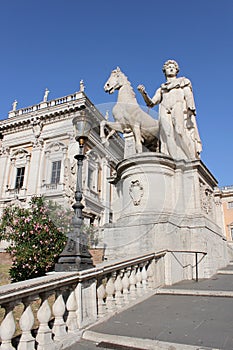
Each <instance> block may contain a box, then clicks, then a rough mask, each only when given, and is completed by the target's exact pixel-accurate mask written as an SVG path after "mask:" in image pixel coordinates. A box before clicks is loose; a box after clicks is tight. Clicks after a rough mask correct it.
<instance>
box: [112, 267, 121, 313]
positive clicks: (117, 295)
mask: <svg viewBox="0 0 233 350" xmlns="http://www.w3.org/2000/svg"><path fill="white" fill-rule="evenodd" d="M122 276H123V273H122V271H120V272H118V274H117V278H116V280H115V283H114V286H115V291H116V293H115V299H116V306H117V307H122V305H123V294H122V291H123V285H122Z"/></svg>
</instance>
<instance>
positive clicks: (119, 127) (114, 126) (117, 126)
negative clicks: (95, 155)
mask: <svg viewBox="0 0 233 350" xmlns="http://www.w3.org/2000/svg"><path fill="white" fill-rule="evenodd" d="M105 126H108V127H109V128H110V129H112V130H111V131H110V133H109V134H108V135H107V137H106V136H105V133H104V127H105ZM116 131H118V132H123V129H122V125H121V123H118V122H115V123H114V122H107V121H105V120H103V121H102V122H101V123H100V138H101V141H102V143H106V142H107V141H108V139H109V138H110V137H111V136H112V135H113V134H114V133H115V132H116Z"/></svg>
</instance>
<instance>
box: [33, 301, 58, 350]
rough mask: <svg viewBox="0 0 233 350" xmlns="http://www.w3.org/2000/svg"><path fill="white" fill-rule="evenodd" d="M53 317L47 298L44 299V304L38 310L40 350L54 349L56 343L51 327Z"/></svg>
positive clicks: (37, 339) (37, 338)
mask: <svg viewBox="0 0 233 350" xmlns="http://www.w3.org/2000/svg"><path fill="white" fill-rule="evenodd" d="M50 317H51V309H50V306H49V303H48V300H47V299H44V298H43V299H42V304H41V306H40V308H39V310H38V312H37V318H38V320H39V329H38V333H37V336H36V341H37V342H38V348H37V349H38V350H54V349H55V344H54V342H53V340H52V331H51V329H50V328H49V325H48V323H49V320H50Z"/></svg>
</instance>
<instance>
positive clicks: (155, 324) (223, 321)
mask: <svg viewBox="0 0 233 350" xmlns="http://www.w3.org/2000/svg"><path fill="white" fill-rule="evenodd" d="M231 270H233V266H231V267H229V268H228V270H227V271H228V272H229V271H231ZM169 289H172V290H177V292H179V291H180V289H186V290H187V291H190V290H191V291H195V290H199V291H200V290H209V291H215V290H216V291H228V292H229V291H232V292H233V274H228V275H224V274H218V275H215V276H214V277H212V278H211V279H209V280H202V281H199V282H194V281H185V282H182V283H178V284H176V285H173V286H172V287H169ZM232 296H233V293H232ZM91 331H94V332H97V333H104V334H112V335H115V336H116V339H117V336H127V337H132V338H141V339H151V340H158V341H162V342H171V343H180V344H189V345H195V346H196V347H195V349H203V348H204V347H208V348H211V349H212V348H215V349H222V350H232V349H233V298H230V297H222V296H195V295H189V296H187V295H169V294H168V295H166V294H164V295H154V296H152V297H150V298H149V299H147V300H145V301H143V302H142V303H140V304H137V305H135V306H133V307H131V308H129V309H128V310H126V311H123V312H121V313H120V314H118V315H115V316H113V317H112V318H111V319H109V320H108V321H106V322H103V323H101V324H98V325H96V326H93V327H92V328H91ZM103 348H105V349H106V348H110V347H107V346H104V345H103V347H96V345H95V343H94V342H89V341H84V340H82V341H81V342H79V343H77V344H76V346H75V347H72V350H74V349H77V350H78V349H80V350H87V349H88V350H94V349H96V350H97V349H103ZM159 348H160V347H151V349H159ZM182 348H183V349H185V346H183V347H182V346H181V347H180V349H182ZM111 349H122V350H126V349H130V348H129V347H117V346H115V347H111ZM134 349H137V348H136V347H134ZM138 349H139V347H138ZM171 349H176V348H171ZM70 350H71V349H70Z"/></svg>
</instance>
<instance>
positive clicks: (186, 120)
mask: <svg viewBox="0 0 233 350" xmlns="http://www.w3.org/2000/svg"><path fill="white" fill-rule="evenodd" d="M163 72H164V74H165V77H166V79H167V81H166V82H165V83H164V84H162V85H161V86H160V88H159V89H158V90H157V91H156V92H155V95H154V96H153V97H152V98H150V97H149V95H148V94H147V92H146V90H145V87H144V85H139V86H138V90H139V92H140V93H141V94H142V97H143V99H144V101H145V102H146V104H147V106H149V107H153V106H155V105H157V104H159V128H160V142H161V152H162V153H165V154H167V155H169V156H171V157H172V158H174V159H193V158H194V159H198V158H199V157H200V152H201V150H202V145H201V140H200V137H199V133H198V129H197V124H196V118H195V116H196V109H195V104H194V98H193V93H192V85H191V82H190V80H189V79H187V78H185V77H177V74H178V72H179V66H178V64H177V62H176V61H174V60H168V61H166V62H165V63H164V66H163Z"/></svg>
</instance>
